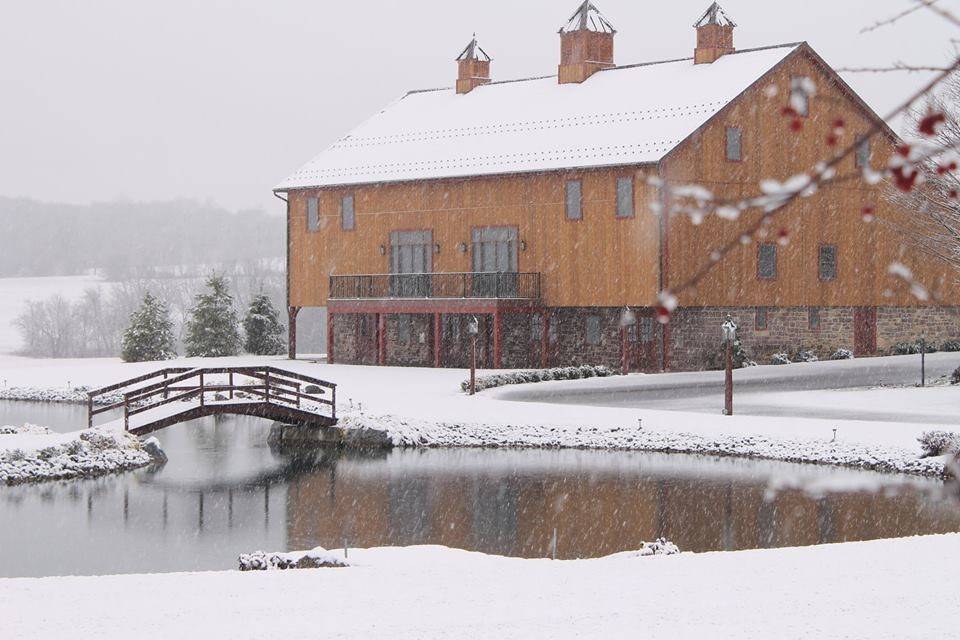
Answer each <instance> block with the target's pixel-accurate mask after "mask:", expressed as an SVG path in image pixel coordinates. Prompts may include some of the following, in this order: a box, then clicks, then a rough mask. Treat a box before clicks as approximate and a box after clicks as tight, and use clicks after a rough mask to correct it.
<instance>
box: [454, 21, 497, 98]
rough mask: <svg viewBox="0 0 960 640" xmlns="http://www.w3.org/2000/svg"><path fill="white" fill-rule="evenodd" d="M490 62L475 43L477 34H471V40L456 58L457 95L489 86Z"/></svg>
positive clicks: (488, 57)
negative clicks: (482, 86)
mask: <svg viewBox="0 0 960 640" xmlns="http://www.w3.org/2000/svg"><path fill="white" fill-rule="evenodd" d="M491 60H492V58H491V57H490V56H488V55H487V52H486V51H484V50H483V49H482V48H481V47H480V45H479V44H478V43H477V34H473V40H471V41H470V44H468V45H467V48H466V49H464V50H463V53H461V54H460V55H459V57H457V70H458V73H457V93H459V94H464V93H470V92H471V91H473V90H474V89H476V88H477V87H479V86H481V85H484V84H490V61H491Z"/></svg>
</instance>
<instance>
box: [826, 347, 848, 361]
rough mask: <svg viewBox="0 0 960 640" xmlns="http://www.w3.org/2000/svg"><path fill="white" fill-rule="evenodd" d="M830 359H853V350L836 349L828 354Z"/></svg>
mask: <svg viewBox="0 0 960 640" xmlns="http://www.w3.org/2000/svg"><path fill="white" fill-rule="evenodd" d="M830 359H831V360H853V351H851V350H850V349H842V348H841V349H837V350H836V351H834V352H833V355H831V356H830Z"/></svg>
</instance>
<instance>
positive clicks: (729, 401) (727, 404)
mask: <svg viewBox="0 0 960 640" xmlns="http://www.w3.org/2000/svg"><path fill="white" fill-rule="evenodd" d="M724 414H726V415H728V416H732V415H733V340H727V374H726V389H725V393H724Z"/></svg>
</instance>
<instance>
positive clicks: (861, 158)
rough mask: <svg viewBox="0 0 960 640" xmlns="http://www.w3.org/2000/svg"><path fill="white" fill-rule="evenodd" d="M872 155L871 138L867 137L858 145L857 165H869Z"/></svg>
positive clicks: (863, 166) (865, 166) (862, 166)
mask: <svg viewBox="0 0 960 640" xmlns="http://www.w3.org/2000/svg"><path fill="white" fill-rule="evenodd" d="M870 155H871V153H870V138H867V139H866V140H862V141H861V142H860V144H858V145H857V166H858V167H861V168H867V167H869V166H870Z"/></svg>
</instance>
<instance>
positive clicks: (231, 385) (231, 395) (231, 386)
mask: <svg viewBox="0 0 960 640" xmlns="http://www.w3.org/2000/svg"><path fill="white" fill-rule="evenodd" d="M230 399H231V400H233V371H231V372H230Z"/></svg>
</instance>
